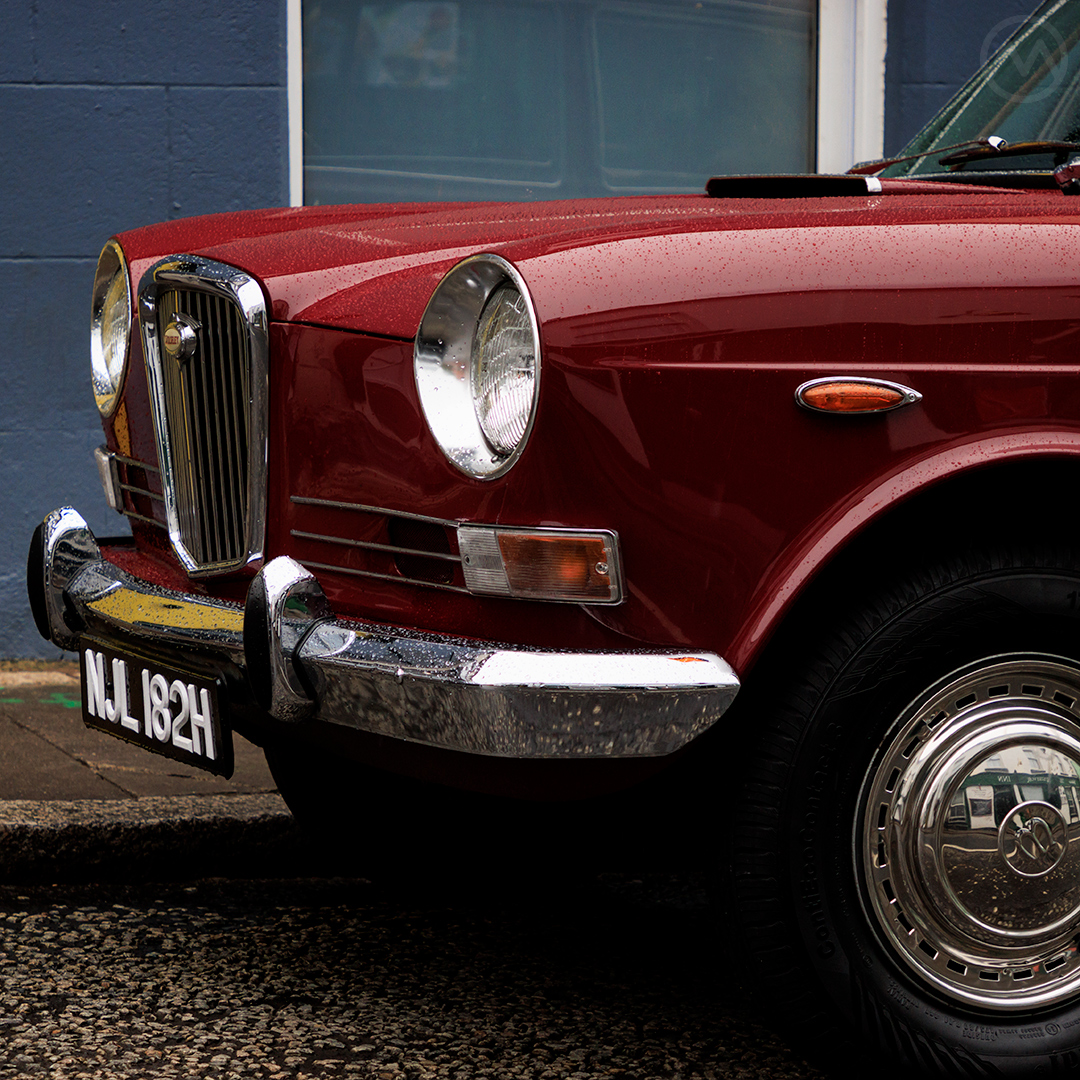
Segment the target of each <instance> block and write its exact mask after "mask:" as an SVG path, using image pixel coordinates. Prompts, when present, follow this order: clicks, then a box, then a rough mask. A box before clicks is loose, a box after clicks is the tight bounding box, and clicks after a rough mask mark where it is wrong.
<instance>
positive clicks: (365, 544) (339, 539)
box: [289, 529, 461, 563]
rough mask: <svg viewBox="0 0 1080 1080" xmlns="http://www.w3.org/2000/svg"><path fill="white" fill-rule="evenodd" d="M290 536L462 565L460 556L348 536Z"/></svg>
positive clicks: (295, 533) (296, 531)
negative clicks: (354, 538) (353, 538)
mask: <svg viewBox="0 0 1080 1080" xmlns="http://www.w3.org/2000/svg"><path fill="white" fill-rule="evenodd" d="M289 535H290V536H295V537H297V539H300V540H321V541H323V542H324V543H326V544H342V545H343V546H345V547H356V548H363V549H364V550H365V551H388V552H390V553H391V554H392V555H419V556H421V557H422V558H424V559H442V560H443V561H444V562H453V563H460V562H461V556H460V555H448V554H446V553H445V552H442V551H422V550H421V549H419V548H406V547H395V546H394V545H393V544H380V543H378V542H377V541H375V540H352V539H350V538H349V537H347V536H324V535H323V534H322V533H312V532H303V531H302V530H300V529H290V530H289Z"/></svg>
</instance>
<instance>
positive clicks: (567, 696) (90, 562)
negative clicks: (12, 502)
mask: <svg viewBox="0 0 1080 1080" xmlns="http://www.w3.org/2000/svg"><path fill="white" fill-rule="evenodd" d="M27 576H28V591H29V594H30V602H31V607H32V609H33V612H34V618H35V621H36V622H37V625H38V629H39V630H40V631H41V633H42V635H43V636H44V637H46V638H48V639H50V640H51V641H53V642H54V643H55V644H56V645H58V646H59V647H60V648H62V649H69V650H74V649H77V648H78V642H79V639H80V638H81V637H82V636H83V635H84V634H85V635H89V636H91V637H93V638H95V639H97V640H99V641H104V642H106V643H110V644H113V645H114V646H116V647H117V648H120V649H123V648H128V649H135V650H138V649H139V648H140V647H142V648H144V649H147V648H149V649H154V648H156V649H165V650H169V651H172V652H175V651H177V650H180V651H184V652H189V653H191V654H192V656H193V657H197V658H199V662H200V666H203V667H205V666H206V665H207V663H208V662H209V664H210V667H211V668H213V667H214V665H215V664H216V665H220V666H221V668H222V669H224V667H225V666H226V665H228V666H229V667H230V669H239V670H240V671H242V672H243V673H244V674H245V676H246V678H247V681H248V683H249V685H250V689H251V691H252V693H253V694H254V696H255V698H256V699H257V700H258V702H259V704H260V705H261V706H262V708H263V709H264V710H265V711H266V712H267V713H269V714H270V715H271V716H273V717H274V718H275V719H277V720H279V721H283V722H289V723H298V724H302V723H305V722H310V721H316V720H317V721H323V722H325V723H330V724H335V725H340V726H343V727H347V728H353V729H356V730H359V731H367V732H373V733H376V734H379V735H385V736H389V737H391V738H396V739H404V740H406V741H409V742H414V743H420V744H423V745H426V746H435V747H441V748H444V749H450V750H459V751H465V752H467V753H472V754H486V755H493V756H496V757H508V758H564V759H565V758H584V757H588V758H598V757H600V758H630V757H656V756H662V755H665V754H670V753H673V752H674V751H676V750H678V749H680V748H681V747H682V746H685V745H686V744H687V743H688V742H690V740H691V739H693V738H695V737H696V736H697V735H699V734H701V733H702V732H703V731H705V730H706V729H707V728H708V727H710V726H711V725H712V724H713V723H715V722H716V721H717V720H718V719H719V718H720V717H721V716H722V715H723V713H724V712H725V710H726V709H727V708H728V706H729V705H730V704H731V702H732V701H733V699H734V697H735V694H736V692H737V691H738V689H739V680H738V678H737V677H736V675H735V673H734V672H733V671H732V670H731V668H730V667H729V666H728V665H727V664H726V663H725V662H724V661H723V660H722V659H720V657H718V656H716V655H715V654H713V653H703V652H677V653H675V652H656V651H648V652H644V651H643V652H626V653H575V652H555V651H546V650H540V649H531V648H530V649H526V648H514V647H506V646H501V645H494V644H491V643H487V642H478V641H464V640H458V639H453V638H445V637H439V636H436V635H429V634H424V633H421V632H419V631H414V630H408V629H403V628H400V627H390V626H380V625H372V624H367V623H361V622H354V621H351V620H350V621H344V620H338V619H336V618H335V617H334V614H333V612H332V611H331V609H330V605H329V603H328V602H327V600H326V597H325V596H324V594H323V592H322V589H321V588H320V587H319V583H318V581H317V580H316V579H315V577H314V576H313V575H312V574H311V573H310V572H309V571H307V570H305V569H304V567H302V566H301V565H300V564H299V563H297V562H294V561H293V560H292V559H289V558H287V557H280V558H277V559H274V560H273V561H271V562H269V563H267V564H266V565H265V566H264V567H263V568H262V570H260V571H259V573H258V574H257V575H256V577H255V578H254V579H253V581H252V583H251V586H250V588H249V590H248V594H247V600H246V603H245V604H244V605H243V606H242V607H241V605H239V604H235V603H229V602H227V601H222V600H214V599H209V598H207V597H203V596H198V595H195V594H188V593H177V592H171V591H168V590H165V589H161V588H158V587H156V586H154V585H151V584H149V583H148V582H145V581H142V580H139V579H137V578H135V577H133V576H132V575H130V574H128V573H127V572H125V571H124V570H122V569H120V568H119V567H118V566H115V565H114V564H113V563H110V562H108V561H107V560H105V559H104V558H103V557H102V555H101V551H100V549H99V547H98V544H97V540H96V539H95V537H94V534H93V533H92V532H91V530H90V528H89V526H87V524H86V522H85V520H84V519H83V518H82V517H81V516H80V515H79V514H78V513H76V511H74V510H72V509H71V508H70V507H65V508H62V509H60V510H54V511H53V512H52V513H51V514H50V515H49V516H48V517H47V518H46V519H45V521H44V522H42V524H41V525H39V526H38V529H37V531H36V532H35V534H34V540H33V544H32V545H31V549H30V560H29V565H28V568H27Z"/></svg>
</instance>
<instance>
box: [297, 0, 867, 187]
mask: <svg viewBox="0 0 1080 1080" xmlns="http://www.w3.org/2000/svg"><path fill="white" fill-rule="evenodd" d="M300 4H301V0H286V19H287V25H288V32H287V39H286V45H287V49H288V60H287V68H288V102H289V104H288V109H289V201H290V203H291V205H292V206H302V205H303V202H304V99H303V87H304V66H303V55H304V54H303V42H302V40H301V37H302V23H301V13H300ZM887 14H888V0H819V2H818V88H817V171H818V172H824V173H841V172H844V171H845V170H847V169H849V168H851V166H852V165H853V164H854V163H855V162H857V161H868V160H871V159H873V158H879V157H881V155H882V151H883V146H884V142H885V46H886V33H887V26H888V22H887Z"/></svg>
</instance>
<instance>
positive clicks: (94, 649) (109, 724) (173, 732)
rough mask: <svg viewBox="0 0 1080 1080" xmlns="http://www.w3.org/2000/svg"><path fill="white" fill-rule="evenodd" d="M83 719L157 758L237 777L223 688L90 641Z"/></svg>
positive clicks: (84, 648)
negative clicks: (220, 701) (221, 700)
mask: <svg viewBox="0 0 1080 1080" xmlns="http://www.w3.org/2000/svg"><path fill="white" fill-rule="evenodd" d="M79 654H80V660H81V665H82V701H83V720H84V721H85V723H86V724H87V726H88V727H92V728H97V729H98V730H99V731H105V732H108V733H109V734H110V735H115V736H117V737H118V738H120V739H124V740H126V741H127V742H130V743H134V744H135V745H136V746H141V747H143V748H144V749H146V750H150V751H152V752H153V753H155V754H164V755H165V756H166V757H171V758H175V759H176V760H177V761H182V762H184V763H185V764H187V765H193V766H195V767H196V768H198V769H205V770H207V771H208V772H212V773H217V774H218V775H219V776H225V777H228V776H231V775H232V769H233V752H232V733H231V731H230V730H229V729H228V727H226V726H225V724H224V723H223V722H222V719H221V711H220V706H219V704H218V693H217V683H216V682H214V681H213V680H211V679H206V678H203V677H201V676H199V675H194V674H192V673H191V672H187V671H181V670H179V669H177V668H170V667H164V666H162V665H161V664H159V663H157V662H156V661H153V660H144V659H142V658H141V657H139V656H135V655H133V654H132V653H125V652H116V651H115V650H113V649H110V648H108V647H107V646H105V645H102V644H100V643H98V642H95V641H92V640H89V639H84V640H83V641H82V643H81V645H80V649H79Z"/></svg>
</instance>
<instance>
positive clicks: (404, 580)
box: [299, 559, 473, 596]
mask: <svg viewBox="0 0 1080 1080" xmlns="http://www.w3.org/2000/svg"><path fill="white" fill-rule="evenodd" d="M299 562H300V564H301V565H302V566H306V567H307V568H308V569H309V570H332V571H333V572H334V573H335V574H350V575H351V576H352V577H366V578H375V579H376V580H377V581H393V582H394V583H395V584H397V585H419V586H421V587H422V588H424V589H442V590H443V592H456V593H464V594H465V595H466V596H472V595H473V594H472V593H471V592H470V591H469V590H468V589H465V588H462V587H461V586H460V585H443V584H442V583H441V582H438V581H423V580H422V579H421V578H411V577H405V576H403V575H402V574H380V573H378V572H377V571H375V570H355V569H353V568H352V567H351V566H336V565H335V564H334V563H323V562H313V561H312V560H311V559H300V560H299Z"/></svg>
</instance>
